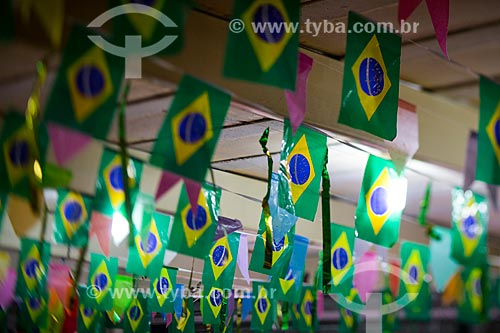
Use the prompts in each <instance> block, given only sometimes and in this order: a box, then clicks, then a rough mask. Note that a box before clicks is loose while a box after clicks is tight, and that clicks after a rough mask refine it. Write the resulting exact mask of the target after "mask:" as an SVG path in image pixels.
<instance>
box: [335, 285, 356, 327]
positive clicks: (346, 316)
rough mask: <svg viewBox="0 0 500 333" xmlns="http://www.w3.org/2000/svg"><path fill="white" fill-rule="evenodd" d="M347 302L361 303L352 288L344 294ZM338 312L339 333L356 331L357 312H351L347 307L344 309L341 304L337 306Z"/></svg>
mask: <svg viewBox="0 0 500 333" xmlns="http://www.w3.org/2000/svg"><path fill="white" fill-rule="evenodd" d="M345 298H346V300H347V301H348V302H352V303H353V304H361V299H360V298H359V294H358V291H357V290H356V289H354V288H352V289H351V290H350V291H349V293H348V294H347V296H345ZM339 312H340V323H339V332H340V333H354V332H357V326H358V320H359V318H358V314H357V313H355V312H352V311H351V310H349V309H346V308H344V307H342V306H339Z"/></svg>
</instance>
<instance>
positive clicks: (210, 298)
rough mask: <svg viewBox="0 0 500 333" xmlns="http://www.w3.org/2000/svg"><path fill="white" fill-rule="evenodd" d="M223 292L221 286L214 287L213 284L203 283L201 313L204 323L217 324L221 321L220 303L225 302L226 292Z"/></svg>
mask: <svg viewBox="0 0 500 333" xmlns="http://www.w3.org/2000/svg"><path fill="white" fill-rule="evenodd" d="M229 290H231V289H229ZM225 293H226V291H225V290H224V289H223V288H220V287H215V286H214V285H211V286H210V285H205V284H204V285H203V297H202V298H201V310H202V311H201V314H202V320H203V323H204V324H209V325H215V326H218V325H219V324H220V323H221V317H220V316H221V311H222V309H223V306H222V305H223V304H222V303H223V302H224V301H225V302H226V303H227V294H225ZM224 298H226V299H224Z"/></svg>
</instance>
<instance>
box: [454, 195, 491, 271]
mask: <svg viewBox="0 0 500 333" xmlns="http://www.w3.org/2000/svg"><path fill="white" fill-rule="evenodd" d="M452 195H453V197H452V211H451V215H452V221H453V222H452V229H451V237H452V238H451V255H452V257H453V258H454V259H455V260H456V261H457V262H458V263H460V264H462V265H465V266H481V265H483V264H485V263H486V261H487V256H488V247H487V235H488V206H487V201H486V199H485V198H484V197H483V196H481V195H479V194H476V193H474V192H472V191H465V192H464V191H463V190H462V189H460V188H455V189H453V193H452Z"/></svg>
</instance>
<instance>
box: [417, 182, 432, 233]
mask: <svg viewBox="0 0 500 333" xmlns="http://www.w3.org/2000/svg"><path fill="white" fill-rule="evenodd" d="M431 192H432V182H428V183H427V186H426V187H425V194H424V197H423V198H422V201H421V202H420V213H419V214H418V223H419V224H420V225H421V226H427V225H428V223H427V212H428V211H429V202H430V200H431Z"/></svg>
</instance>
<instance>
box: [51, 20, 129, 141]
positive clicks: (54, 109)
mask: <svg viewBox="0 0 500 333" xmlns="http://www.w3.org/2000/svg"><path fill="white" fill-rule="evenodd" d="M96 34H97V33H96V32H94V31H91V30H87V29H86V28H84V27H81V26H77V27H75V28H73V30H72V31H71V34H70V36H69V39H68V42H67V44H66V47H65V49H64V55H63V58H62V61H61V64H60V65H59V71H58V73H57V77H56V80H55V83H54V86H53V88H52V92H51V94H50V96H49V100H48V102H47V106H46V108H45V113H44V120H45V121H47V122H48V121H52V122H55V123H59V124H61V125H64V126H66V127H70V128H73V129H76V130H78V131H81V132H83V133H86V134H88V135H90V136H92V137H95V138H97V139H102V140H104V139H106V137H107V135H108V131H109V127H110V126H111V122H112V120H113V116H114V114H115V110H116V103H117V99H118V93H119V91H120V89H121V84H122V80H123V72H124V68H125V62H124V59H123V58H121V57H116V56H113V55H112V54H110V53H108V52H106V51H104V50H102V49H101V48H99V47H98V46H96V45H95V44H94V43H93V42H91V41H90V39H89V38H88V36H90V35H96Z"/></svg>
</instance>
